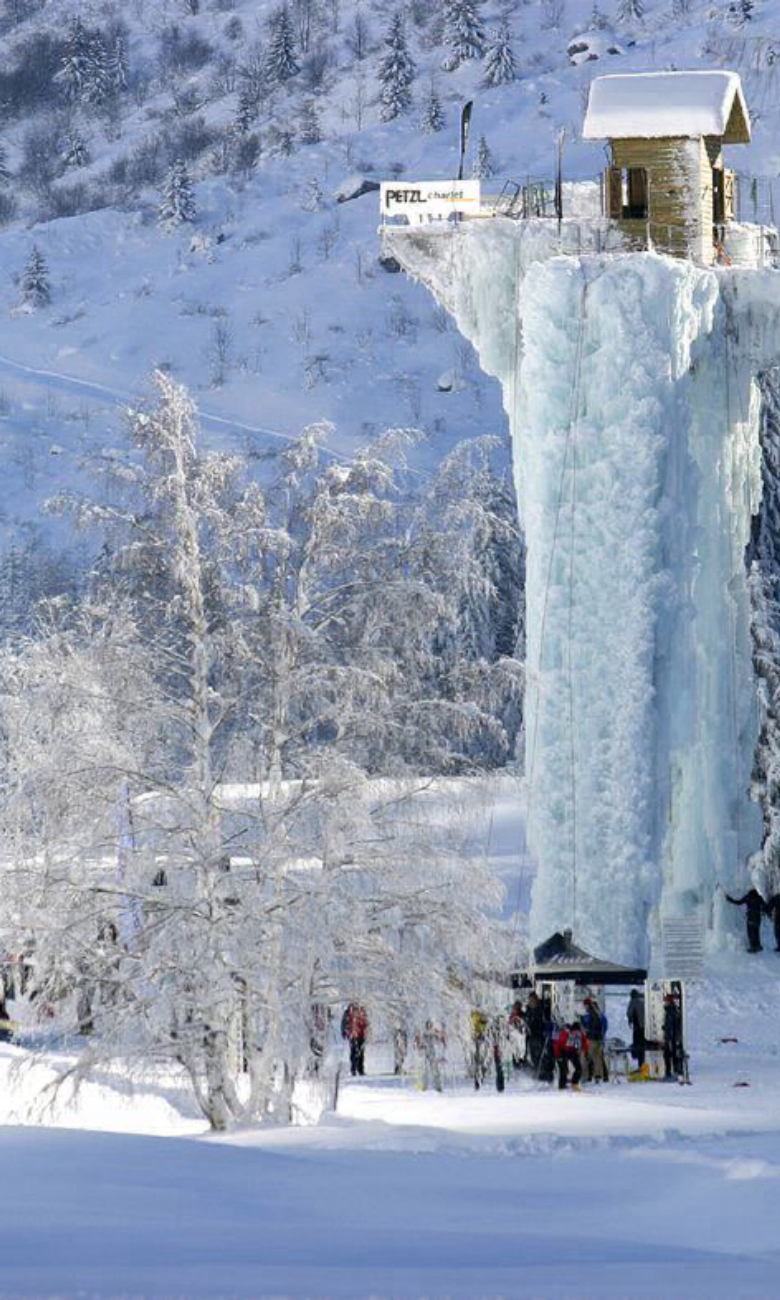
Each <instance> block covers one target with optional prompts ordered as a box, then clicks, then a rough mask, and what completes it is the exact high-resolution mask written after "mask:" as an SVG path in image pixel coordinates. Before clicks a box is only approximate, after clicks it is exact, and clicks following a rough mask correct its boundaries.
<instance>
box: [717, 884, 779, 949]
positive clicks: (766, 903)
mask: <svg viewBox="0 0 780 1300" xmlns="http://www.w3.org/2000/svg"><path fill="white" fill-rule="evenodd" d="M726 899H727V901H728V902H729V903H733V904H734V906H735V907H744V908H745V909H746V911H745V919H746V921H747V941H748V952H762V951H763V944H762V943H761V922H762V920H763V918H764V917H765V916H768V917H769V918H770V920H771V922H772V926H773V929H774V932H775V952H780V893H775V894H772V895H771V897H770V898H766V899H765V898H763V897H762V895H761V894H760V893H759V892H758V890H757V889H749V890H748V891H747V893H746V894H743V896H742V898H732V897H731V894H727V895H726Z"/></svg>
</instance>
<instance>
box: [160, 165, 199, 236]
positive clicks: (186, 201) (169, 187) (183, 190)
mask: <svg viewBox="0 0 780 1300" xmlns="http://www.w3.org/2000/svg"><path fill="white" fill-rule="evenodd" d="M158 212H159V217H160V223H161V225H163V226H168V227H170V228H172V227H175V226H181V225H184V224H185V223H186V222H189V221H194V220H195V215H196V211H195V199H194V196H193V193H192V181H191V180H190V174H189V172H188V170H187V167H186V164H185V163H183V162H182V161H181V159H177V160H176V161H175V162H174V163H173V164H172V166H171V167H170V169H169V171H168V173H167V175H166V177H165V181H164V183H163V186H162V189H161V192H160V206H159V208H158Z"/></svg>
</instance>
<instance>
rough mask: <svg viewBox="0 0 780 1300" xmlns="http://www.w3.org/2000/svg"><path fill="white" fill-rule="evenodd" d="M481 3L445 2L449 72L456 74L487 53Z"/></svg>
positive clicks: (445, 37) (449, 0)
mask: <svg viewBox="0 0 780 1300" xmlns="http://www.w3.org/2000/svg"><path fill="white" fill-rule="evenodd" d="M480 3H481V0H445V3H444V44H445V45H447V46H448V47H449V51H450V52H449V54H448V56H447V58H446V59H445V62H444V68H445V71H447V72H454V71H455V69H456V68H458V67H460V65H461V63H465V62H467V61H468V60H469V59H481V58H482V55H483V54H484V52H485V32H484V29H483V27H482V23H481V22H480V18H479V4H480Z"/></svg>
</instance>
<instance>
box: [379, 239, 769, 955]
mask: <svg viewBox="0 0 780 1300" xmlns="http://www.w3.org/2000/svg"><path fill="white" fill-rule="evenodd" d="M548 231H549V233H548ZM385 238H386V241H387V242H388V243H389V244H390V246H391V248H392V251H393V253H394V255H395V256H396V257H397V258H398V259H399V261H401V263H402V264H403V265H404V266H405V267H406V269H407V270H409V271H410V272H411V273H413V274H414V275H416V276H418V277H419V278H421V279H422V280H424V281H425V282H426V283H427V284H428V285H429V287H430V288H431V289H432V291H433V293H434V294H435V296H436V297H437V298H438V299H439V300H440V301H441V302H442V303H443V304H444V305H445V306H446V307H447V308H448V309H449V310H450V311H451V312H452V314H453V315H454V317H455V319H456V321H457V323H458V326H459V328H460V330H461V331H462V333H463V334H465V335H466V337H467V338H469V339H470V340H471V341H472V342H473V343H474V345H475V347H476V348H477V350H478V352H479V355H480V358H481V363H482V365H483V367H484V369H485V370H487V371H488V372H489V373H491V374H494V375H496V376H497V377H498V378H499V379H500V381H501V383H502V385H503V392H504V402H505V406H506V409H507V413H508V415H509V419H510V424H511V427H512V434H513V439H514V447H515V467H516V477H517V491H518V498H519V502H520V511H521V518H522V521H523V524H524V527H525V530H526V540H527V547H528V554H527V579H526V581H527V637H528V653H527V670H528V686H527V709H526V718H527V730H526V754H525V761H526V777H527V782H528V839H529V847H530V850H531V854H532V856H533V857H534V859H535V860H536V863H537V867H538V874H537V878H536V884H535V889H534V898H533V909H532V936H535V937H536V938H540V937H545V936H546V935H547V934H549V933H550V932H551V931H552V930H553V929H560V928H562V927H563V926H564V925H571V926H572V927H573V929H574V931H575V933H576V935H577V936H578V938H579V940H580V941H581V942H583V943H584V944H585V945H586V946H588V947H592V948H594V949H595V950H596V951H601V952H604V953H605V954H607V955H609V956H611V957H614V958H617V959H623V960H639V959H642V958H644V957H647V956H648V955H649V956H651V957H652V959H653V960H654V961H656V962H658V961H660V957H661V950H662V943H661V939H662V926H663V923H664V922H665V921H666V920H667V919H679V918H687V919H690V920H695V921H698V922H699V923H700V924H701V926H703V927H704V928H706V930H707V931H708V932H709V933H710V936H711V939H712V940H714V941H717V942H721V943H722V942H723V939H724V932H725V926H726V924H727V923H728V924H733V918H728V921H727V918H726V917H725V914H724V908H723V906H722V893H723V891H724V890H731V889H733V888H737V887H739V886H740V884H741V883H742V882H743V881H744V879H745V874H746V868H745V862H746V858H747V856H748V855H749V853H751V852H752V851H753V850H755V848H756V847H757V846H758V843H759V842H760V816H759V813H758V810H757V808H756V807H755V806H754V805H752V804H751V803H750V801H749V798H748V793H747V791H748V783H749V777H750V771H751V766H752V761H753V754H754V749H755V741H756V736H757V728H758V723H757V717H756V703H755V690H754V684H753V669H752V659H751V645H750V628H749V617H750V614H749V600H748V590H747V581H746V573H745V564H744V551H745V546H746V543H747V541H748V538H749V532H750V521H751V516H752V515H753V514H754V513H755V511H756V510H757V508H758V506H759V503H760V493H761V453H760V444H759V420H758V417H759V401H758V390H757V387H756V382H755V377H756V375H757V374H758V372H759V371H760V370H761V368H762V366H764V365H766V364H767V363H769V362H771V361H773V360H774V359H775V357H776V355H777V352H778V344H779V343H780V315H779V313H780V275H778V273H777V272H774V271H754V270H735V269H730V270H727V271H724V270H719V269H713V268H704V267H699V266H695V265H693V264H692V263H688V262H683V261H678V260H673V259H671V258H666V257H660V256H657V255H654V254H623V253H617V254H611V255H607V256H604V255H601V256H598V255H580V256H566V255H560V252H559V250H560V248H561V247H563V248H564V250H565V249H566V248H567V247H572V245H573V239H574V228H573V227H571V228H569V229H567V226H566V223H564V228H563V232H562V240H561V242H559V239H558V236H557V233H555V231H554V227H553V223H552V222H550V223H544V222H530V223H523V224H522V225H513V224H512V223H511V222H509V221H502V220H496V221H491V222H485V223H480V224H474V225H462V226H460V227H457V228H455V229H450V230H449V231H447V230H445V229H444V228H443V227H438V228H435V229H432V230H430V231H428V232H422V233H421V232H419V231H418V232H415V233H414V234H412V233H410V232H406V231H403V230H392V231H388V232H386V236H385ZM577 239H578V240H579V239H580V234H577ZM601 246H602V247H603V243H602V245H601ZM575 247H576V245H575ZM729 910H730V909H729ZM648 950H649V951H648Z"/></svg>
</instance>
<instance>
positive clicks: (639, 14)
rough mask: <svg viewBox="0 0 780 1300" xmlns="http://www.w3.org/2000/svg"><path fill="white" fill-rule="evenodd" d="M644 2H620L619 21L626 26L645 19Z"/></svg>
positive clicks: (634, 0) (630, 0) (629, 0)
mask: <svg viewBox="0 0 780 1300" xmlns="http://www.w3.org/2000/svg"><path fill="white" fill-rule="evenodd" d="M644 12H645V6H644V0H620V3H619V4H618V8H617V15H616V17H617V21H618V22H619V23H623V24H624V25H630V24H631V23H637V22H639V20H640V19H641V18H643V17H644Z"/></svg>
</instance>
